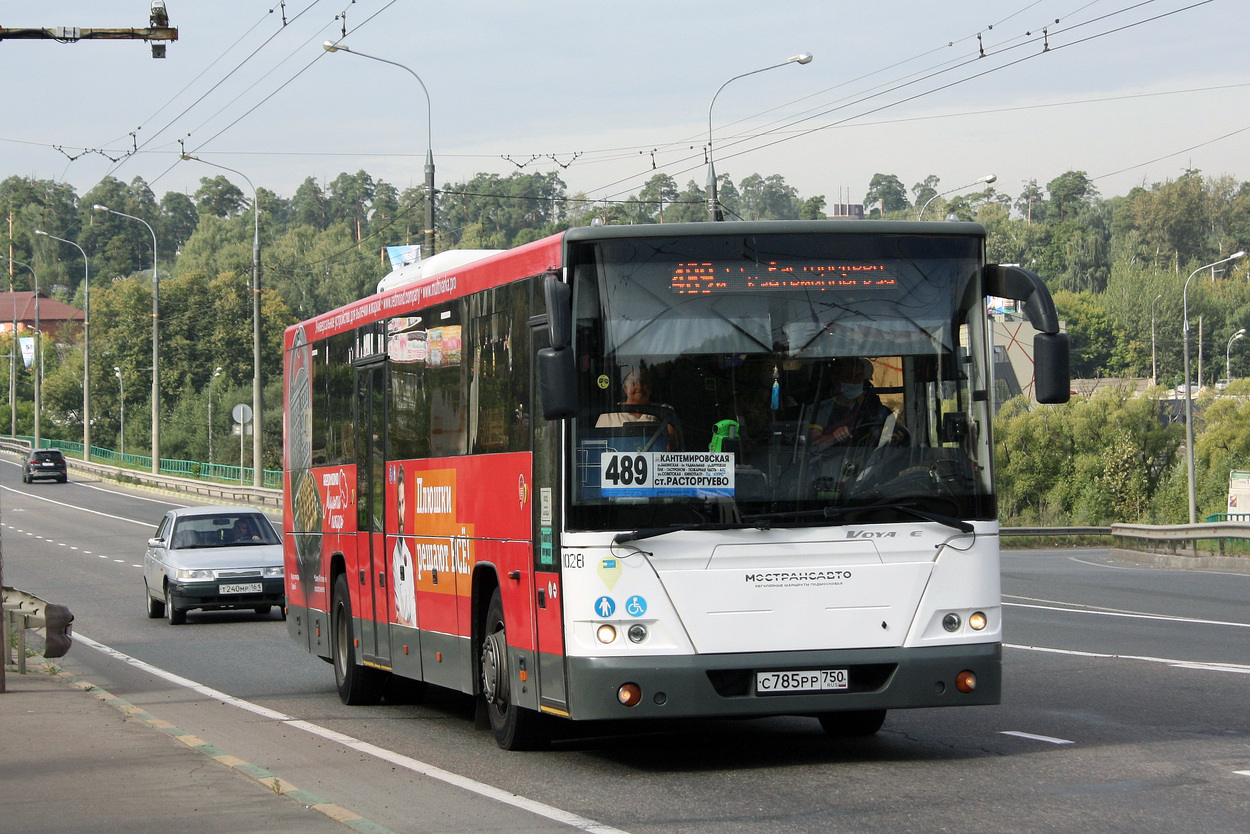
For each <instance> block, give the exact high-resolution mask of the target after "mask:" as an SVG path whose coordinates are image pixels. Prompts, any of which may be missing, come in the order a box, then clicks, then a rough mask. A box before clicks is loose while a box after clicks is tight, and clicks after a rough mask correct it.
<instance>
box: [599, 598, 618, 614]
mask: <svg viewBox="0 0 1250 834" xmlns="http://www.w3.org/2000/svg"><path fill="white" fill-rule="evenodd" d="M595 613H596V614H598V615H599V616H600V617H611V616H612V615H613V614H615V613H616V603H615V602H613V601H612V597H599V598H598V599H597V600H595Z"/></svg>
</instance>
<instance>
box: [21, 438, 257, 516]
mask: <svg viewBox="0 0 1250 834" xmlns="http://www.w3.org/2000/svg"><path fill="white" fill-rule="evenodd" d="M81 445H82V444H79V446H80V447H81ZM29 448H30V447H29V444H23V443H22V442H21V441H13V440H3V441H0V449H4V450H5V451H9V452H16V453H17V454H19V455H20V454H24V453H26V452H27V451H29ZM65 463H66V464H67V465H68V466H69V468H70V470H71V471H74V472H86V473H88V474H91V475H94V476H96V477H98V478H107V479H109V480H114V481H122V482H124V483H133V484H140V485H142V486H147V487H152V488H154V489H167V490H172V491H174V492H178V493H182V494H186V495H197V496H200V497H202V498H211V499H213V500H216V501H225V502H228V503H231V504H247V505H249V506H255V507H262V508H266V509H277V510H280V509H282V490H280V489H268V488H264V487H262V488H259V489H258V488H256V487H254V486H251V485H249V484H230V483H225V482H219V481H201V480H198V479H196V478H180V477H177V476H174V475H164V474H161V475H156V474H153V473H151V472H143V471H140V470H137V469H125V468H122V467H120V466H110V465H108V464H106V463H96V462H95V461H84V460H79V459H78V458H73V457H67V458H66V459H65Z"/></svg>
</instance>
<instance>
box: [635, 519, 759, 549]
mask: <svg viewBox="0 0 1250 834" xmlns="http://www.w3.org/2000/svg"><path fill="white" fill-rule="evenodd" d="M771 527H772V524H771V523H770V522H769V521H767V520H765V519H764V518H763V517H762V516H761V517H760V518H758V519H757V520H755V521H702V522H699V523H698V524H674V525H672V526H671V527H647V528H642V529H638V530H630V531H629V532H626V533H617V534H616V535H615V536H613V537H612V541H613V542H614V543H615V544H625V543H626V542H635V541H638V540H639V539H651V538H655V537H656V536H665V535H668V534H669V533H684V532H687V531H690V530H746V529H748V528H753V529H756V530H768V529H770V528H771Z"/></svg>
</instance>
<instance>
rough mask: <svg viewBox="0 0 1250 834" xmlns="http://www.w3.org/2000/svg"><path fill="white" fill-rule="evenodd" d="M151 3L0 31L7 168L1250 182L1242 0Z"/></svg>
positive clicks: (581, 188) (168, 184)
mask: <svg viewBox="0 0 1250 834" xmlns="http://www.w3.org/2000/svg"><path fill="white" fill-rule="evenodd" d="M149 5H150V4H149V2H148V1H147V0H84V1H83V2H77V1H76V0H57V1H56V2H48V0H0V27H6V28H10V29H18V28H26V27H33V28H45V27H55V26H74V27H80V28H132V27H133V28H139V27H145V26H147V24H148V11H149ZM166 5H167V8H168V12H169V19H170V25H171V26H174V27H177V28H178V30H179V37H178V40H177V41H176V42H173V43H169V44H168V46H167V57H166V58H165V59H163V60H156V59H153V58H152V57H151V50H150V48H149V46H148V45H147V44H145V43H143V42H142V41H125V40H81V41H79V42H77V43H65V44H63V43H58V42H56V41H54V40H12V39H6V40H0V78H3V79H4V89H5V103H4V109H3V111H2V113H0V177H8V176H13V175H17V176H24V177H34V178H38V179H50V180H56V181H63V182H67V183H69V184H71V185H72V186H73V187H74V188H75V190H76V191H77V193H79V194H83V193H85V192H86V191H88V190H90V189H91V188H92V187H93V186H94V185H95V184H97V183H98V182H99V181H100V180H101V179H102V178H103V177H105V176H113V177H116V178H118V179H121V180H123V181H127V182H129V181H130V180H132V179H134V178H135V177H142V178H143V179H144V180H145V181H147V182H148V184H149V185H150V186H151V188H152V189H153V191H154V192H155V193H156V194H157V196H158V197H159V196H161V195H163V194H164V193H165V192H167V191H185V192H187V193H194V191H195V189H196V188H197V187H198V186H199V181H200V178H201V177H205V176H209V177H212V176H216V175H218V174H224V175H225V176H227V177H228V178H229V179H231V181H233V182H235V183H236V184H237V185H239V186H240V188H242V189H243V190H244V192H245V193H247V194H249V195H250V187H249V186H248V184H247V179H248V178H250V180H251V181H252V183H254V184H255V185H256V186H261V187H264V188H268V189H270V190H272V191H275V192H276V193H278V194H279V195H281V196H285V197H290V196H292V195H293V194H294V192H295V189H296V188H297V187H298V186H299V185H300V183H302V182H303V181H304V180H305V178H307V177H310V176H311V177H315V178H316V179H317V180H318V181H319V182H320V183H321V184H322V185H323V186H324V185H325V184H327V183H329V182H330V181H331V180H333V179H334V178H335V177H336V176H337V175H338V174H339V173H341V172H348V173H355V172H356V171H358V170H362V169H363V170H365V171H367V172H368V173H369V174H371V175H372V176H373V177H374V178H375V179H382V180H385V181H387V182H390V183H391V184H393V185H395V186H396V187H398V188H399V189H401V190H402V189H404V188H408V187H410V186H420V185H421V184H422V183H423V182H424V163H425V156H426V151H427V148H431V149H432V151H433V156H434V162H435V168H436V180H437V184H438V186H439V187H442V186H443V185H445V184H449V183H460V182H464V181H466V180H468V179H470V178H472V177H473V176H474V175H476V174H477V173H480V172H493V173H497V174H500V175H503V176H506V175H508V174H509V173H511V172H513V171H523V172H525V173H534V172H551V171H555V172H558V173H559V175H560V178H561V179H562V180H563V181H564V182H565V184H566V186H567V188H568V192H569V193H570V194H574V193H577V192H583V193H585V194H586V195H587V196H589V197H590V198H592V199H596V200H621V199H624V198H625V197H627V196H628V195H630V194H635V193H637V192H638V190H639V189H640V188H641V187H642V186H643V184H645V183H646V181H647V180H648V179H650V178H651V177H652V176H654V175H655V174H656V173H666V174H668V175H670V176H672V177H673V178H674V179H675V180H676V181H677V183H678V186H679V187H682V188H684V187H685V185H686V184H687V183H688V182H690V181H691V180H693V181H695V182H697V183H698V184H699V185H700V186H702V185H703V184H704V183H705V181H706V176H707V174H706V171H707V169H706V153H707V146H708V141H709V128H710V133H711V147H712V153H713V157H714V161H715V165H716V170H717V172H718V173H720V174H728V175H729V176H730V177H731V178H733V180H734V181H735V182H741V180H742V179H743V178H744V177H746V176H748V175H750V174H753V173H758V174H761V175H763V176H769V175H772V174H779V175H781V176H782V177H784V178H785V181H786V183H787V184H789V185H791V186H793V187H794V188H796V189H797V191H798V193H799V196H800V197H803V198H808V197H811V196H815V195H823V196H824V197H825V200H826V202H827V204H830V205H832V204H835V203H841V202H852V203H858V202H862V200H863V198H864V195H865V193H866V191H867V190H868V186H869V182H870V180H871V179H872V177H873V175H874V174H877V173H884V174H893V175H895V176H897V177H898V178H899V180H901V181H902V183H903V184H904V186H906V187H907V188H908V189H909V191H910V189H911V188H912V186H913V185H915V184H917V183H919V182H921V181H922V180H924V179H925V178H926V177H928V176H929V175H936V176H937V177H938V178H939V185H938V189H939V191H943V192H945V191H947V190H949V191H951V192H952V193H956V192H959V191H965V190H966V191H970V190H974V187H975V190H980V189H981V188H983V186H981V185H980V184H979V183H977V181H978V179H980V178H981V177H984V176H988V175H991V174H993V175H995V176H996V177H997V181H996V183H995V188H996V189H997V190H998V191H999V192H1001V193H1004V194H1007V195H1008V196H1010V197H1012V198H1013V199H1014V198H1015V197H1017V196H1018V195H1019V194H1020V193H1021V192H1022V191H1023V190H1024V188H1025V186H1026V184H1027V183H1028V182H1029V181H1030V180H1035V181H1037V183H1038V184H1039V185H1041V186H1042V187H1043V188H1044V187H1045V184H1046V183H1047V182H1049V181H1050V180H1052V179H1054V178H1055V177H1057V176H1059V175H1060V174H1063V173H1064V172H1066V171H1070V170H1080V171H1084V172H1086V174H1087V175H1088V176H1090V177H1091V178H1092V179H1093V182H1094V185H1095V187H1096V188H1097V189H1098V192H1099V193H1100V194H1101V195H1102V196H1104V197H1113V196H1118V195H1122V194H1126V193H1128V191H1129V190H1130V189H1132V188H1133V187H1135V186H1138V185H1146V186H1149V185H1151V184H1153V183H1160V182H1165V181H1167V180H1170V179H1175V178H1177V177H1179V176H1180V175H1182V174H1183V173H1184V172H1185V171H1186V170H1187V169H1198V170H1201V171H1202V172H1203V174H1205V175H1209V176H1218V175H1225V174H1227V175H1231V176H1233V177H1234V178H1235V179H1236V180H1237V181H1238V182H1240V181H1242V180H1250V153H1248V151H1250V72H1248V71H1247V65H1246V58H1245V47H1246V44H1247V43H1248V42H1250V14H1247V9H1246V7H1245V5H1244V0H1144V2H1143V0H1092V1H1091V0H947V2H936V0H871V1H870V2H864V0H857V1H856V2H846V1H845V0H812V1H811V2H809V0H780V2H774V3H768V4H765V3H759V2H750V1H749V0H748V1H745V2H740V1H739V0H718V2H705V1H704V0H667V2H654V1H653V0H631V1H630V2H628V3H605V2H595V0H582V1H581V2H577V3H573V2H565V0H546V1H544V2H531V3H517V2H486V0H458V2H454V3H449V2H446V0H443V1H442V2H417V0H285V2H280V0H266V2H259V3H258V2H251V0H231V2H224V0H196V2H191V0H166ZM284 18H285V23H284ZM344 32H346V34H344ZM327 40H330V41H339V42H341V43H342V44H345V45H347V46H348V47H350V48H351V49H353V50H355V51H356V52H357V53H363V54H355V55H352V54H347V53H344V52H338V53H333V54H331V53H328V52H326V51H325V50H324V49H322V43H323V42H324V41H327ZM804 52H809V53H811V54H812V55H813V56H814V58H813V60H812V61H811V62H810V63H808V64H805V65H801V64H798V63H789V64H787V63H784V62H785V61H786V60H787V58H789V57H791V56H793V55H797V54H800V53H804ZM366 56H374V57H375V58H380V59H385V61H391V62H394V63H395V64H399V65H400V66H395V65H394V64H387V63H384V62H383V61H380V60H373V59H372V58H370V57H366ZM777 65H780V66H777ZM765 68H768V69H765ZM757 70H763V71H759V72H757ZM414 75H415V76H416V77H414ZM418 79H419V80H420V82H421V83H418ZM422 85H424V89H425V90H426V91H428V99H427V96H426V94H425V93H423V87H422ZM709 111H710V112H709ZM427 112H428V114H429V118H427ZM183 149H185V151H186V152H187V153H190V154H194V155H196V156H198V157H200V158H201V159H203V160H204V162H195V161H182V160H180V159H179V153H180V151H181V150H183ZM206 163H214V164H216V165H220V166H226V167H227V168H231V169H234V170H235V171H237V172H240V173H241V174H243V175H245V176H237V175H236V174H235V173H232V172H229V171H223V170H221V169H214V168H213V167H211V166H210V165H208V164H206Z"/></svg>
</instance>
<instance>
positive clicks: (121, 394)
mask: <svg viewBox="0 0 1250 834" xmlns="http://www.w3.org/2000/svg"><path fill="white" fill-rule="evenodd" d="M113 373H114V375H116V377H117V399H118V400H119V401H120V402H121V406H122V463H125V462H126V386H125V385H124V384H122V369H121V368H118V367H114V368H113Z"/></svg>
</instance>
